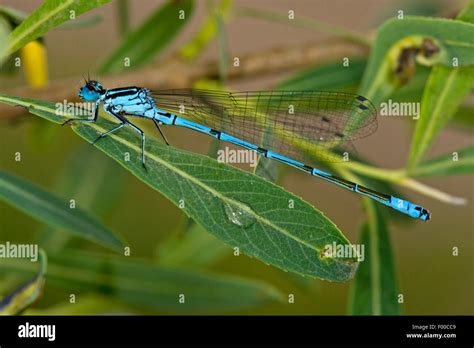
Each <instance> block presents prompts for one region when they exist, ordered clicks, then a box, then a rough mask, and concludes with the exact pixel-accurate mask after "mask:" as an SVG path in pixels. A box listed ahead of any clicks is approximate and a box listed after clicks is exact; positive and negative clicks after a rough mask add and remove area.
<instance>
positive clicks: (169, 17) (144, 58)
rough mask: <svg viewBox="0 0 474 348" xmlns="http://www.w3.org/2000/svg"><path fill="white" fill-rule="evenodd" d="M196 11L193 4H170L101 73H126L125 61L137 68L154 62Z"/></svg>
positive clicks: (134, 34) (129, 38) (133, 35)
mask: <svg viewBox="0 0 474 348" xmlns="http://www.w3.org/2000/svg"><path fill="white" fill-rule="evenodd" d="M192 10H193V1H192V0H183V1H179V2H175V1H168V2H167V4H166V5H164V6H163V7H161V8H159V9H158V11H156V13H155V14H153V15H152V16H151V17H150V18H148V19H147V20H146V22H145V23H143V24H142V25H141V26H140V28H138V29H137V30H135V31H133V32H131V33H130V34H129V35H128V36H127V37H126V38H125V40H124V41H123V42H122V44H121V45H120V46H119V47H118V48H117V49H116V50H115V51H114V52H113V53H112V54H111V55H110V57H109V58H107V60H106V61H105V63H104V64H103V65H102V67H101V68H100V69H99V71H100V73H103V74H110V73H116V72H119V71H122V70H124V69H126V66H125V64H124V60H125V59H128V60H129V61H130V66H131V67H134V68H137V67H139V66H140V65H143V64H145V63H147V62H149V61H150V60H152V59H153V58H154V57H155V56H156V55H157V54H158V53H159V52H161V51H162V50H163V49H164V48H165V47H166V46H167V45H168V44H169V43H170V42H171V41H172V39H173V38H174V37H175V36H176V35H177V34H178V33H179V32H180V30H181V29H183V28H184V25H185V24H186V23H187V22H188V20H189V18H190V17H191V14H192Z"/></svg>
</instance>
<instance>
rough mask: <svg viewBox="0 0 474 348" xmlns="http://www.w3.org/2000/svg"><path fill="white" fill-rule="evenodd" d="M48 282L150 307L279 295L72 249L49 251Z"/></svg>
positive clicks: (244, 304)
mask: <svg viewBox="0 0 474 348" xmlns="http://www.w3.org/2000/svg"><path fill="white" fill-rule="evenodd" d="M0 268H3V269H6V270H11V271H15V272H21V273H28V274H30V273H32V272H34V267H32V266H31V265H28V264H26V263H25V262H18V261H15V260H5V262H2V263H1V264H0ZM47 284H48V286H53V287H56V288H62V289H67V290H68V291H69V290H70V289H74V291H77V292H80V293H86V292H87V293H94V294H99V295H106V296H107V297H108V298H109V299H115V300H118V301H120V302H122V303H126V304H129V305H133V306H138V307H140V308H143V309H144V310H148V311H150V309H152V310H161V311H175V312H176V311H181V312H185V313H195V312H198V313H203V312H204V313H205V312H211V313H217V312H223V311H225V312H229V311H237V310H243V309H247V308H252V307H254V306H258V305H262V304H265V303H269V302H274V301H278V300H281V298H282V295H281V293H280V292H279V291H278V290H277V289H275V288H274V287H272V286H271V285H268V284H266V283H263V282H261V281H256V280H250V279H244V278H238V277H230V276H224V275H217V274H210V273H202V272H198V271H196V270H193V271H183V270H179V269H173V268H167V267H159V266H156V265H155V264H153V263H149V262H144V261H138V260H134V259H130V258H129V257H112V256H107V255H102V254H95V253H83V252H77V251H73V250H68V251H67V252H62V253H60V254H50V255H49V265H48V279H47ZM180 295H184V303H180V302H179V300H180ZM181 298H183V297H181Z"/></svg>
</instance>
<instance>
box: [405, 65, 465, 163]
mask: <svg viewBox="0 0 474 348" xmlns="http://www.w3.org/2000/svg"><path fill="white" fill-rule="evenodd" d="M473 87H474V66H471V67H464V68H463V67H460V68H447V67H444V66H441V65H439V66H435V67H434V68H433V69H432V71H431V74H430V77H429V78H428V82H427V84H426V87H425V91H424V93H423V98H422V100H421V111H420V118H419V119H418V121H417V123H416V127H415V132H414V134H413V140H412V144H411V148H410V155H409V158H408V164H407V168H408V170H409V171H412V170H413V168H414V167H415V166H416V165H417V164H418V163H419V162H420V161H421V159H422V157H423V155H424V154H425V153H426V152H427V151H428V149H429V148H430V146H431V144H432V143H433V141H434V140H435V139H436V136H437V135H438V134H439V132H440V131H441V129H442V128H443V127H444V126H445V125H446V123H447V122H448V121H449V120H450V119H451V117H452V116H453V115H454V114H455V112H456V110H457V108H458V106H459V104H461V102H462V101H463V100H464V98H465V96H466V95H467V94H468V93H469V91H470V90H471V89H472V88H473Z"/></svg>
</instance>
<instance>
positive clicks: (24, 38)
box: [6, 0, 110, 55]
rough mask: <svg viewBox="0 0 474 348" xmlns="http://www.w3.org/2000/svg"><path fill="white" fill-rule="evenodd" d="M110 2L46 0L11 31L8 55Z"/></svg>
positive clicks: (95, 0)
mask: <svg viewBox="0 0 474 348" xmlns="http://www.w3.org/2000/svg"><path fill="white" fill-rule="evenodd" d="M108 2H110V0H46V1H44V2H43V4H41V5H40V6H39V7H38V8H37V9H36V10H35V11H34V12H33V13H32V14H31V15H30V16H29V17H28V18H26V19H25V20H24V21H23V22H22V23H21V24H20V25H19V26H18V27H16V28H15V30H14V31H13V32H12V33H11V35H10V40H9V42H8V48H7V52H6V53H7V55H8V54H11V53H13V52H15V51H17V50H18V49H20V48H21V47H23V46H24V45H26V44H27V43H28V42H30V41H33V40H35V39H37V38H39V37H40V36H42V35H43V34H45V33H46V32H48V31H49V30H50V29H52V28H54V27H56V26H58V25H60V24H62V23H64V22H67V21H69V20H71V19H72V18H76V17H78V16H79V15H81V14H82V13H84V12H87V11H90V10H92V9H94V8H96V7H99V6H102V5H104V4H106V3H108ZM72 16H73V17H72Z"/></svg>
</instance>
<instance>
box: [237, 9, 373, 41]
mask: <svg viewBox="0 0 474 348" xmlns="http://www.w3.org/2000/svg"><path fill="white" fill-rule="evenodd" d="M235 13H236V14H237V15H239V16H248V17H254V18H259V19H265V20H269V21H273V22H280V23H284V24H290V25H294V26H297V27H300V28H305V29H310V30H314V31H319V32H323V33H329V34H332V35H335V36H338V37H340V38H343V39H346V40H348V41H351V42H354V43H357V44H360V45H362V46H366V47H370V46H371V41H370V40H369V39H368V38H367V37H366V36H365V35H363V34H359V33H357V32H354V31H351V30H348V29H345V28H341V27H339V26H336V25H332V24H329V23H324V22H321V21H317V20H315V19H313V18H308V17H304V16H295V18H294V19H289V16H288V15H284V14H281V13H278V12H274V11H267V10H265V11H263V10H258V9H255V8H248V7H244V8H237V9H236V10H235Z"/></svg>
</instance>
